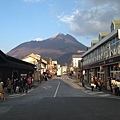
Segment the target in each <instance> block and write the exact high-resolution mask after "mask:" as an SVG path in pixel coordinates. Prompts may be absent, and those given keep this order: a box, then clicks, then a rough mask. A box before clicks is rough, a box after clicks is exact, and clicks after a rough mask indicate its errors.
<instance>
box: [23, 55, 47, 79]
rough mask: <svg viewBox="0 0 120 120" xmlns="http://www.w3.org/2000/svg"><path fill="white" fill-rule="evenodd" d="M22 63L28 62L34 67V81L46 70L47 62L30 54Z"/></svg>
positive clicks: (38, 56)
mask: <svg viewBox="0 0 120 120" xmlns="http://www.w3.org/2000/svg"><path fill="white" fill-rule="evenodd" d="M22 60H23V61H26V62H29V63H31V64H34V65H35V68H36V70H35V71H34V79H35V80H39V78H40V76H41V75H42V74H43V73H44V72H46V70H47V64H48V63H47V61H46V60H45V59H43V58H42V57H41V56H40V55H38V54H34V53H31V54H29V55H27V56H25V57H24V58H22Z"/></svg>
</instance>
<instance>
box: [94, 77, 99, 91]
mask: <svg viewBox="0 0 120 120" xmlns="http://www.w3.org/2000/svg"><path fill="white" fill-rule="evenodd" d="M95 85H96V87H95V88H96V89H97V88H98V78H97V77H95Z"/></svg>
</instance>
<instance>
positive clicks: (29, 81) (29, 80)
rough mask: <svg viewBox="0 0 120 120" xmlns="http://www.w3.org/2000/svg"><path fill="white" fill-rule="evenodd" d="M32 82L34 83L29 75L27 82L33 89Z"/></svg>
mask: <svg viewBox="0 0 120 120" xmlns="http://www.w3.org/2000/svg"><path fill="white" fill-rule="evenodd" d="M31 83H32V80H31V77H30V76H29V77H28V78H27V84H28V88H29V89H31Z"/></svg>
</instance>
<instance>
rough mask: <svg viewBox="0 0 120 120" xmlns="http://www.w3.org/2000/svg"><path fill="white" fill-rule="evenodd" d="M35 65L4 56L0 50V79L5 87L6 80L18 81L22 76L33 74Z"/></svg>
mask: <svg viewBox="0 0 120 120" xmlns="http://www.w3.org/2000/svg"><path fill="white" fill-rule="evenodd" d="M34 67H35V65H33V64H30V63H28V62H24V61H22V60H19V59H16V58H14V57H11V56H8V55H6V54H4V53H3V52H2V51H1V50H0V79H1V80H2V81H3V82H4V84H5V85H6V82H7V78H10V79H14V78H18V79H20V78H21V77H22V76H27V75H30V76H32V75H33V73H34Z"/></svg>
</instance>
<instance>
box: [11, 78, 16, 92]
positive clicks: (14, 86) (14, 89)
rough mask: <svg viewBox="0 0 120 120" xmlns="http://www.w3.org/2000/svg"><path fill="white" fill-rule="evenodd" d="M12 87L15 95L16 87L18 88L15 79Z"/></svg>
mask: <svg viewBox="0 0 120 120" xmlns="http://www.w3.org/2000/svg"><path fill="white" fill-rule="evenodd" d="M12 86H13V93H14V94H15V93H16V87H17V82H16V79H15V78H14V79H13V82H12Z"/></svg>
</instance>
